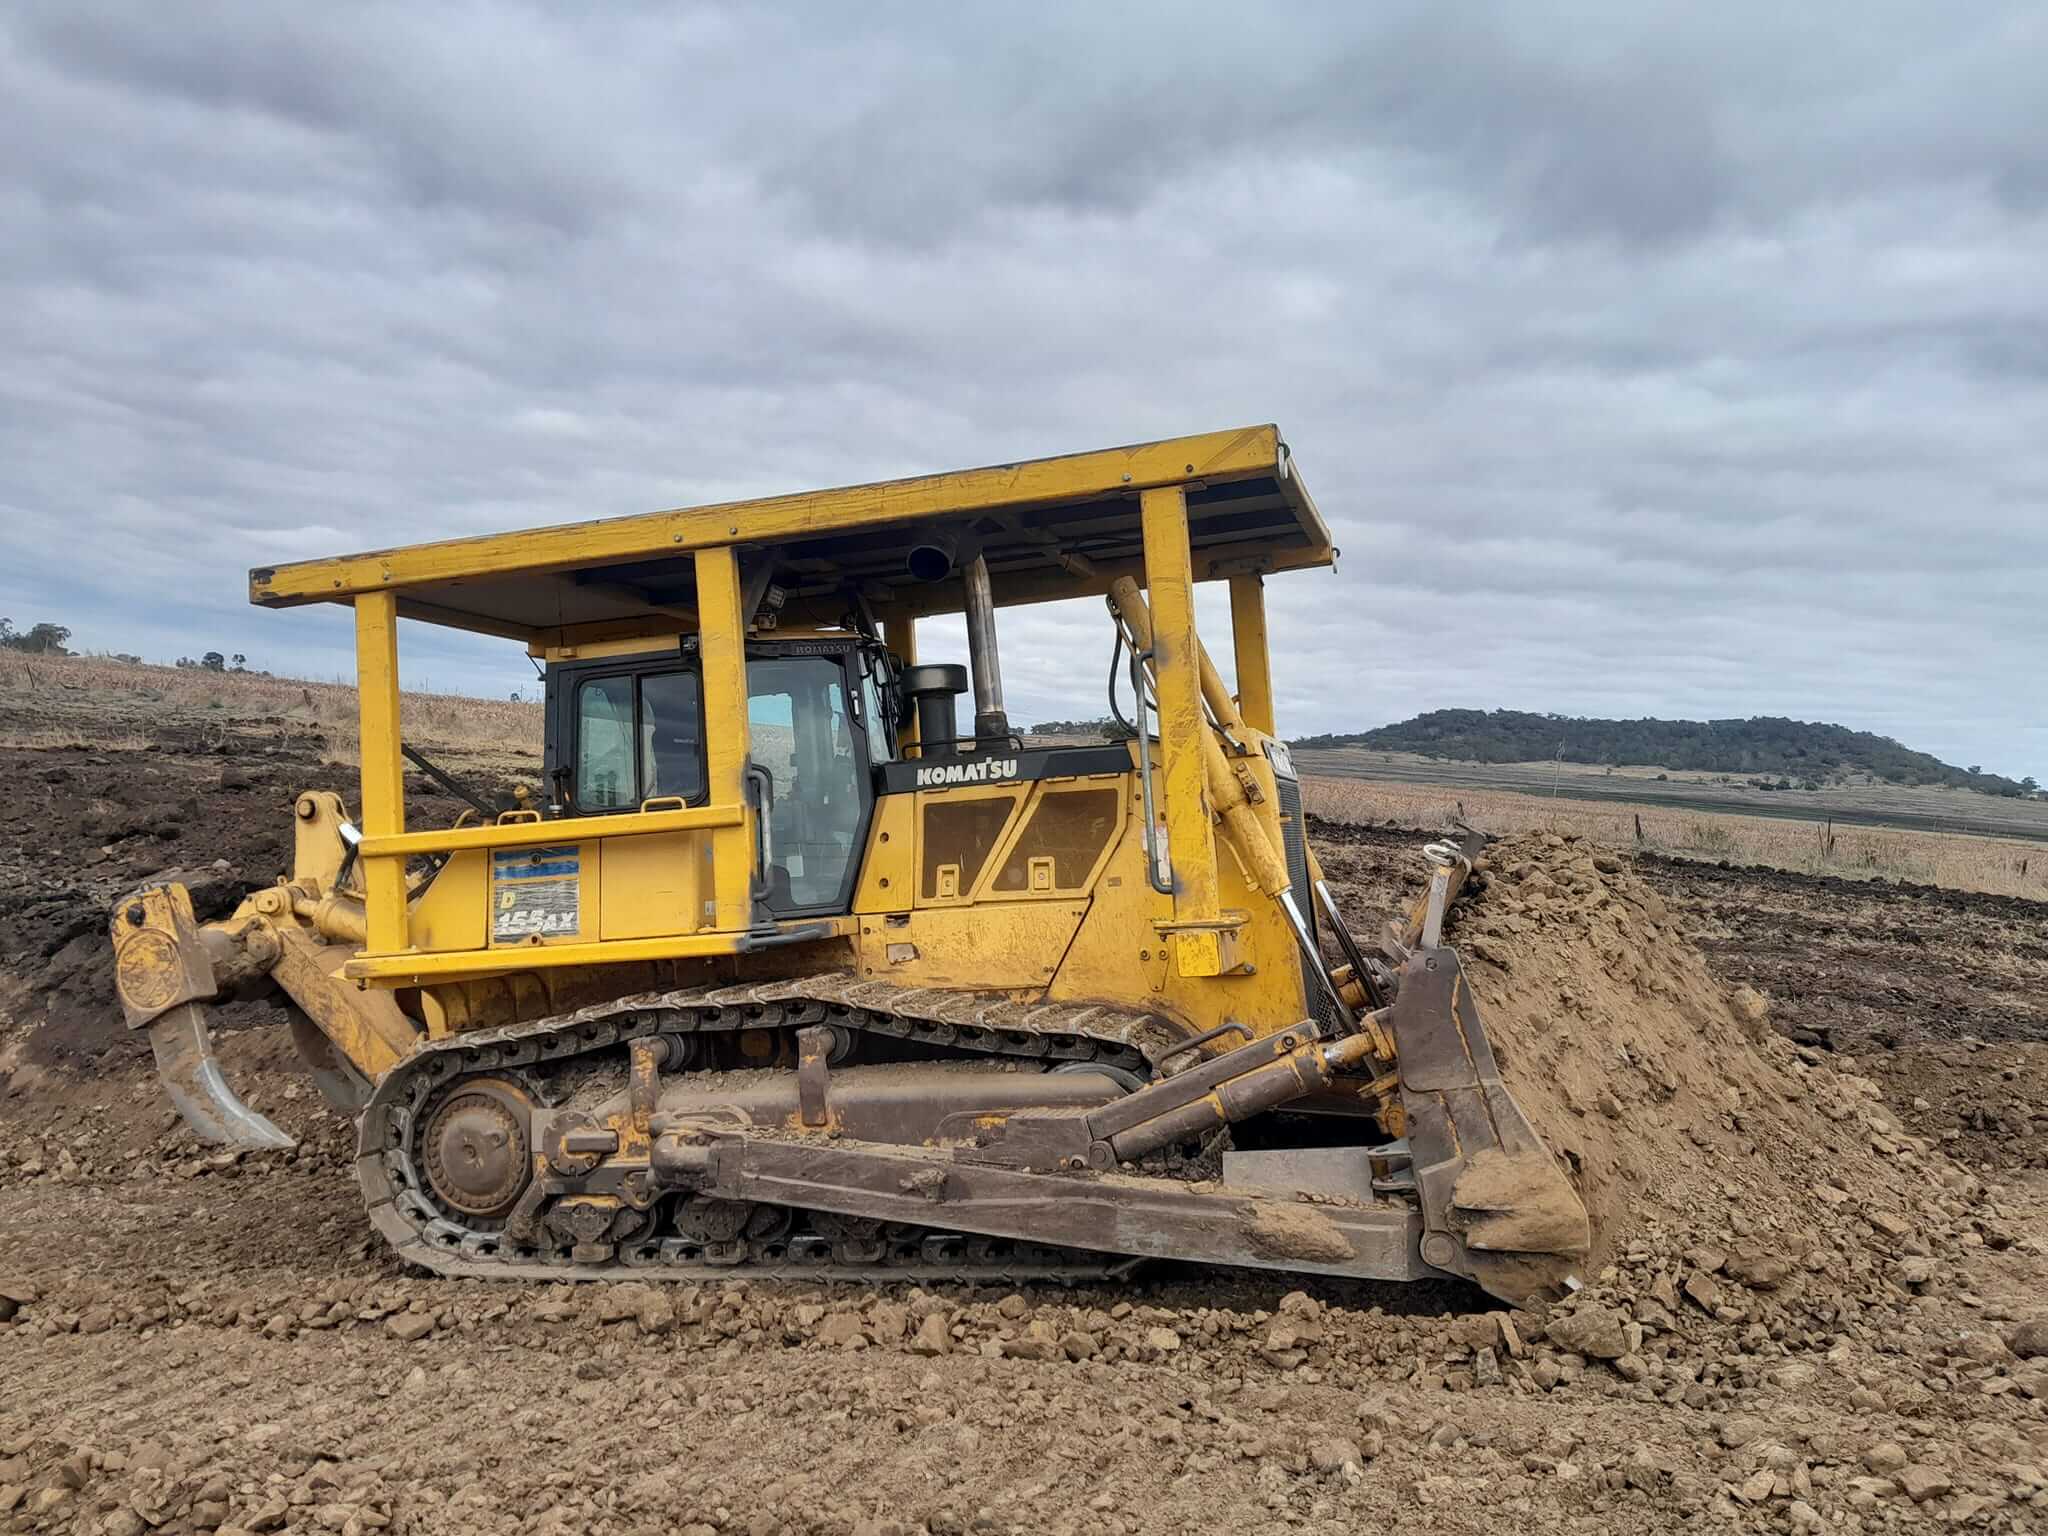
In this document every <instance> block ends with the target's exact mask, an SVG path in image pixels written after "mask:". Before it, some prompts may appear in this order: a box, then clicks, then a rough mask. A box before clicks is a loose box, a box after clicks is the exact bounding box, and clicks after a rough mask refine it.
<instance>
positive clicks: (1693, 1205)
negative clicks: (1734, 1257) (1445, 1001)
mask: <svg viewBox="0 0 2048 1536" xmlns="http://www.w3.org/2000/svg"><path fill="white" fill-rule="evenodd" d="M1473 885H1474V887H1475V889H1474V890H1473V893H1472V895H1471V896H1470V897H1468V898H1467V899H1466V900H1464V901H1461V902H1460V903H1459V904H1458V906H1457V907H1456V908H1455V909H1454V910H1453V912H1452V914H1451V920H1450V922H1449V923H1448V924H1447V925H1446V932H1447V935H1448V941H1449V942H1450V943H1451V944H1453V945H1454V946H1455V947H1457V948H1458V949H1459V950H1460V952H1461V953H1462V954H1463V955H1464V957H1465V958H1466V960H1467V962H1468V967H1469V970H1470V974H1471V977H1472V981H1473V984H1474V987H1475V988H1476V990H1477V991H1478V993H1479V996H1480V1000H1481V1003H1482V1005H1483V1009H1484V1017H1485V1020H1486V1024H1487V1029H1488V1032H1489V1033H1490V1035H1491V1036H1492V1038H1493V1041H1494V1046H1495V1049H1496V1051H1497V1052H1498V1053H1499V1055H1500V1057H1501V1060H1502V1070H1503V1073H1504V1075H1505V1076H1506V1078H1507V1080H1508V1084H1509V1087H1510V1088H1511V1089H1512V1090H1513V1091H1514V1093H1515V1096H1516V1098H1517V1099H1518V1100H1519V1102H1520V1103H1521V1104H1522V1106H1523V1108H1524V1109H1525V1110H1526V1111H1527V1112H1528V1114H1529V1116H1530V1118H1531V1119H1532V1120H1533V1121H1534V1122H1535V1124H1536V1127H1537V1129H1538V1131H1539V1132H1540V1133H1541V1134H1542V1136H1543V1137H1544V1139H1545V1141H1546V1142H1547V1143H1548V1144H1549V1146H1550V1148H1551V1150H1552V1151H1553V1152H1554V1153H1555V1154H1556V1155H1557V1156H1558V1157H1559V1158H1561V1159H1562V1160H1563V1161H1564V1163H1565V1164H1566V1166H1567V1169H1568V1171H1569V1172H1570V1174H1571V1175H1572V1177H1573V1179H1574V1182H1575V1183H1576V1184H1577V1185H1578V1187H1579V1189H1580V1191H1581V1194H1582V1197H1583V1198H1584V1199H1585V1201H1586V1204H1587V1208H1588V1210H1589V1211H1590V1212H1591V1214H1592V1217H1593V1224H1594V1233H1595V1244H1596V1248H1595V1253H1594V1256H1593V1267H1594V1268H1595V1269H1597V1268H1598V1267H1599V1266H1600V1265H1601V1264H1603V1263H1606V1262H1608V1261H1609V1260H1610V1259H1612V1258H1613V1257H1615V1256H1617V1255H1623V1254H1627V1253H1630V1252H1631V1251H1637V1250H1643V1249H1667V1250H1668V1249H1674V1248H1676V1249H1679V1250H1683V1249H1684V1248H1686V1247H1690V1246H1698V1245H1710V1246H1713V1247H1715V1248H1717V1249H1720V1250H1727V1249H1729V1248H1730V1247H1731V1246H1732V1247H1733V1248H1735V1249H1737V1250H1739V1251H1740V1252H1741V1253H1742V1254H1745V1255H1749V1256H1752V1257H1751V1258H1747V1259H1745V1262H1753V1263H1758V1264H1767V1265H1768V1266H1770V1267H1777V1266H1778V1265H1781V1264H1785V1263H1791V1264H1799V1263H1801V1262H1803V1261H1804V1259H1805V1258H1806V1257H1807V1256H1808V1255H1809V1254H1810V1253H1812V1252H1813V1251H1814V1250H1815V1247H1816V1245H1817V1244H1820V1243H1823V1242H1825V1241H1826V1240H1827V1239H1828V1238H1829V1237H1835V1238H1837V1239H1842V1240H1851V1241H1853V1240H1855V1239H1857V1238H1861V1237H1875V1238H1877V1239H1878V1242H1877V1245H1876V1246H1877V1247H1878V1249H1879V1250H1880V1251H1881V1252H1883V1253H1885V1254H1886V1255H1887V1256H1891V1255H1892V1250H1894V1249H1895V1248H1896V1247H1897V1244H1898V1242H1899V1240H1900V1239H1901V1238H1902V1237H1903V1236H1904V1233H1905V1232H1906V1230H1908V1229H1909V1228H1910V1227H1911V1226H1913V1225H1914V1223H1915V1220H1916V1217H1915V1212H1916V1210H1917V1208H1918V1207H1919V1206H1920V1205H1921V1204H1923V1203H1925V1202H1927V1201H1930V1200H1933V1201H1936V1202H1937V1203H1942V1202H1944V1201H1946V1202H1947V1203H1948V1204H1951V1205H1952V1204H1954V1203H1956V1202H1959V1201H1961V1202H1966V1201H1967V1200H1968V1199H1970V1198H1972V1197H1973V1194H1974V1189H1975V1181H1974V1180H1973V1179H1972V1178H1971V1177H1970V1175H1968V1174H1967V1173H1965V1172H1963V1171H1962V1170H1961V1169H1959V1168H1957V1167H1956V1166H1955V1165H1954V1164H1953V1163H1951V1162H1950V1161H1949V1160H1948V1159H1947V1158H1946V1157H1944V1156H1942V1155H1941V1154H1940V1153H1939V1152H1938V1151H1937V1150H1936V1149H1935V1148H1934V1146H1933V1145H1932V1144H1931V1143H1930V1142H1928V1141H1926V1140H1924V1139H1921V1138H1917V1137H1914V1136H1911V1135H1909V1134H1908V1133H1907V1132H1906V1131H1905V1130H1904V1128H1903V1127H1901V1126H1900V1125H1899V1123H1898V1122H1897V1121H1896V1120H1895V1119H1894V1118H1893V1117H1892V1115H1891V1114H1890V1113H1889V1111H1887V1110H1886V1109H1885V1108H1884V1106H1883V1104H1882V1101H1881V1094H1880V1091H1879V1090H1878V1088H1877V1086H1876V1085H1875V1084H1873V1083H1871V1082H1869V1081H1868V1080H1867V1079H1864V1078H1861V1077H1857V1076H1854V1075H1851V1074H1847V1073H1842V1072H1837V1071H1835V1070H1833V1069H1832V1068H1830V1067H1829V1066H1827V1065H1826V1064H1825V1062H1824V1059H1823V1058H1822V1057H1821V1056H1819V1054H1818V1053H1815V1052H1813V1051H1810V1050H1802V1049H1801V1048H1799V1047H1796V1046H1794V1045H1793V1044H1791V1043H1790V1042H1789V1041H1786V1040H1784V1039H1782V1038H1781V1037H1780V1036H1779V1035H1777V1034H1776V1033H1775V1032H1774V1031H1773V1030H1772V1029H1771V1028H1770V1025H1769V1005H1768V1003H1767V1001H1766V1000H1765V999H1764V998H1763V997H1762V996H1761V995H1760V994H1758V993H1757V992H1755V991H1754V990H1752V989H1750V988H1748V987H1736V988H1734V989H1730V988H1729V987H1727V986H1726V985H1725V984H1723V983H1722V982H1721V981H1719V980H1717V979H1716V978H1715V977H1714V976H1713V974H1712V973H1711V972H1710V971H1709V970H1708V968H1707V963H1706V960H1705V959H1704V957H1703V956H1702V955H1701V954H1700V952H1699V950H1698V949H1697V948H1696V947H1695V946H1694V945H1693V944H1692V942H1691V941H1690V939H1689V938H1688V937H1687V936H1686V935H1685V934H1684V933H1683V932H1681V931H1680V929H1679V928H1678V926H1677V924H1676V923H1675V921H1674V919H1673V916H1672V914H1671V913H1670V912H1669V911H1668V910H1667V908H1666V906H1665V903H1664V901H1663V899H1662V898H1661V897H1660V896H1659V895H1658V894H1657V892H1656V891H1654V890H1653V889H1651V887H1650V886H1649V885H1648V884H1647V883H1646V882H1645V881H1643V880H1642V879H1640V878H1638V877H1637V876H1636V875H1635V874H1634V873H1633V872H1632V871H1631V870H1630V869H1629V868H1628V866H1627V863H1626V861H1625V860H1623V859H1621V858H1620V857H1618V856H1616V855H1614V854H1610V853H1606V852H1603V851H1598V850H1596V849H1594V848H1593V847H1592V846H1590V845H1589V844H1586V843H1583V842H1580V841H1576V840H1574V839H1570V838H1567V837H1561V836H1558V835H1556V834H1540V835H1535V836H1530V837H1522V838H1516V839H1512V840H1508V841H1503V842H1501V843H1498V844H1495V845H1494V846H1493V847H1492V848H1490V849H1489V850H1488V854H1487V857H1486V858H1485V859H1484V860H1483V861H1482V863H1481V866H1480V871H1479V878H1477V879H1476V880H1475V881H1474V882H1473ZM1857 1246H1858V1247H1865V1248H1867V1247H1868V1246H1869V1245H1868V1244H1867V1243H1858V1244H1857Z"/></svg>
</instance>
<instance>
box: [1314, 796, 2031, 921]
mask: <svg viewBox="0 0 2048 1536" xmlns="http://www.w3.org/2000/svg"><path fill="white" fill-rule="evenodd" d="M1303 799H1304V802H1305V803H1306V805H1307V808H1308V809H1309V811H1310V812H1312V813H1313V814H1315V815H1317V816H1322V817H1325V818H1327V819H1328V820H1331V821H1340V822H1349V823H1352V824H1354V825H1360V826H1371V825H1392V826H1397V827H1423V828H1428V829H1432V830H1434V829H1438V828H1448V827H1450V826H1452V825H1454V824H1455V823H1458V822H1460V821H1462V822H1465V823H1467V824H1469V825H1471V826H1473V827H1476V828H1478V829H1479V830H1481V831H1485V832H1495V833H1499V832H1525V831H1550V832H1576V833H1578V834H1579V835H1580V836H1582V837H1586V838H1588V839H1590V840H1592V841H1593V842H1596V843H1599V844H1601V845H1603V846H1605V847H1609V848H1614V849H1618V850H1623V851H1628V850H1637V849H1640V850H1642V851H1645V852H1651V853H1662V854H1669V855H1672V856H1675V857H1679V858H1689V859H1703V860H1708V861H1712V862H1720V861H1723V860H1725V861H1727V862H1728V863H1731V864H1742V865H1760V866H1763V867H1765V868H1770V869H1789V870H1798V871H1801V872H1803V873H1806V874H1823V875H1838V876H1842V877H1844V878H1848V879H1889V880H1910V881H1914V882H1916V883H1919V884H1924V885H1939V886H1946V887H1948V888H1950V889H1952V890H1964V891H1984V892H1988V893H1991V894H1994V895H2000V896H2028V897H2032V898H2034V899H2036V900H2039V899H2042V898H2043V897H2048V847H2044V846H2043V845H2042V844H2040V843H2039V842H2033V841H2029V840H2026V839H2020V838H2000V837H1981V836H1975V835H1971V834H1966V833H1953V832H1928V831H1922V830H1919V829H1917V828H1896V827H1874V826H1863V825H1843V824H1841V823H1839V822H1838V823H1834V824H1833V825H1832V826H1831V825H1830V824H1829V823H1828V822H1827V821H1826V820H1824V819H1823V820H1815V821H1796V820H1789V819H1786V818H1784V817H1782V816H1746V815H1741V814H1739V813H1735V812H1727V811H1718V810H1714V811H1708V810H1694V809H1690V808H1682V807H1672V808H1663V807H1657V806H1631V805H1624V804H1617V803H1614V802H1603V801H1595V800H1578V799H1571V798H1566V797H1555V798H1553V797H1552V796H1549V795H1534V794H1524V793H1520V792H1517V791H1513V790H1494V789H1473V788H1467V787H1464V786H1452V787H1439V786H1434V785H1424V784H1396V783H1375V782H1369V781H1367V780H1363V779H1352V778H1324V777H1311V778H1309V779H1307V780H1306V781H1305V783H1304V786H1303Z"/></svg>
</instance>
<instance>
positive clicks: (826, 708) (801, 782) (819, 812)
mask: <svg viewBox="0 0 2048 1536" xmlns="http://www.w3.org/2000/svg"><path fill="white" fill-rule="evenodd" d="M747 727H748V732H749V734H750V736H751V737H752V741H753V765H754V767H755V768H757V769H760V770H762V771H764V772H765V773H766V774H767V776H768V780H769V791H770V794H771V795H772V796H773V800H772V808H771V809H770V811H769V817H768V822H769V833H770V836H769V844H770V850H771V851H770V855H769V868H768V882H769V896H768V904H769V905H770V906H771V907H773V908H776V909H779V910H789V909H793V908H804V907H815V906H826V905H832V904H836V903H837V902H839V901H840V900H842V899H843V893H844V890H845V887H846V884H847V881H848V877H849V876H850V874H851V872H852V868H853V862H854V859H855V858H856V856H857V846H856V845H857V844H858V842H859V840H860V834H861V829H862V827H863V825H864V824H865V822H866V819H867V801H868V794H869V791H868V787H867V765H866V763H865V761H864V760H863V757H862V753H861V751H860V747H859V745H858V743H857V742H856V740H855V735H854V728H853V722H852V719H851V717H850V712H849V710H848V701H847V696H846V673H845V670H844V669H843V668H842V667H841V666H840V664H839V662H838V661H837V660H836V659H835V658H832V657H827V656H777V657H757V658H755V659H753V660H751V661H749V662H748V663H747Z"/></svg>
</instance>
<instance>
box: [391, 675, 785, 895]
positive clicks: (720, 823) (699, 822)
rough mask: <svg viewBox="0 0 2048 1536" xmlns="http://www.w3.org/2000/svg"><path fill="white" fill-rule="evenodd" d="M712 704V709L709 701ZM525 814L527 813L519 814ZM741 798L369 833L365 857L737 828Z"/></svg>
mask: <svg viewBox="0 0 2048 1536" xmlns="http://www.w3.org/2000/svg"><path fill="white" fill-rule="evenodd" d="M706 707H707V708H708V707H709V703H708V700H707V704H706ZM517 814H525V813H517ZM744 814H745V813H744V811H743V809H742V807H741V806H740V803H739V802H738V800H733V801H731V802H729V803H726V804H723V805H720V804H715V803H714V804H711V805H697V806H688V807H684V808H682V809H678V810H667V811H622V812H620V813H619V814H617V815H614V816H563V817H559V818H557V819H555V820H553V821H506V822H499V823H497V824H496V825H494V826H488V827H451V828H445V829H443V830H441V831H436V832H408V833H406V834H404V835H403V836H402V837H379V838H372V837H365V838H364V839H363V849H362V851H363V857H364V858H375V857H382V856H387V855H390V856H396V857H399V858H412V857H414V856H415V855H417V854H422V853H448V852H451V851H453V850H455V849H467V848H545V847H548V846H549V845H551V844H554V843H573V842H578V841H581V840H582V839H585V838H617V837H638V836H642V835H644V834H647V833H654V832H688V831H694V830H697V829H699V828H710V827H737V826H739V825H741V824H742V822H743V820H744Z"/></svg>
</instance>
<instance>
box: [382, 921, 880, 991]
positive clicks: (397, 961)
mask: <svg viewBox="0 0 2048 1536" xmlns="http://www.w3.org/2000/svg"><path fill="white" fill-rule="evenodd" d="M857 921H858V920H857V919H855V918H852V917H813V918H805V919H803V920H801V921H800V922H793V923H790V924H788V925H786V926H787V927H790V928H793V929H797V930H800V931H802V932H804V933H805V934H806V936H807V937H809V936H811V935H812V931H813V930H816V935H815V936H816V937H817V938H820V939H824V938H833V937H838V938H844V937H846V936H848V935H850V934H851V933H852V932H853V931H854V928H855V926H856V923H857ZM748 938H749V936H748V935H747V934H745V933H690V934H671V935H668V936H665V937H662V938H653V939H614V940H610V941H604V940H592V941H589V942H582V943H563V944H508V945H504V946H502V947H501V948H498V949H490V950H481V951H475V950H465V951H454V952H451V953H448V954H441V955H423V954H406V955H382V956H378V955H360V956H358V957H356V958H355V959H353V960H351V961H349V963H348V965H347V966H346V967H345V968H344V971H343V974H345V975H346V976H348V977H349V979H350V980H352V981H375V982H378V983H381V984H383V985H387V986H401V987H404V986H418V985H421V984H422V983H425V982H429V981H463V980H468V979H470V978H473V977H478V976H489V975H492V974H494V973H501V972H511V971H529V970H534V969H537V968H542V967H553V966H586V965H609V964H616V963H620V962H623V961H629V960H684V959H701V958H704V957H706V956H713V955H735V954H740V953H743V952H744V951H745V950H746V949H747V948H748ZM797 953H798V954H801V953H802V952H801V951H798V952H797Z"/></svg>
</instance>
